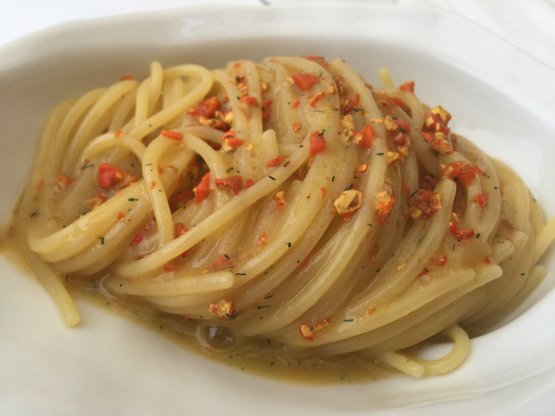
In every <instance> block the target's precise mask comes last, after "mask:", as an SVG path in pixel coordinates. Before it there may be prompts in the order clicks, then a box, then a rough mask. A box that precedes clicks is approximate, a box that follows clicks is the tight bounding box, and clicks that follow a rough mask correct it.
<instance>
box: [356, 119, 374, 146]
mask: <svg viewBox="0 0 555 416" xmlns="http://www.w3.org/2000/svg"><path fill="white" fill-rule="evenodd" d="M354 137H355V140H354V141H355V143H356V144H357V146H359V147H360V148H362V149H369V148H370V147H372V144H373V143H374V139H375V138H376V133H375V132H374V129H373V128H372V126H370V125H368V126H364V127H363V128H362V130H360V131H359V132H357V133H355V136H354Z"/></svg>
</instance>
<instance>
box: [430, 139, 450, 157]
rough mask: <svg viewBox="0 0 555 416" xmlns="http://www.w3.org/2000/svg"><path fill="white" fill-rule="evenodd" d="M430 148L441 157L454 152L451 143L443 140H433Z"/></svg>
mask: <svg viewBox="0 0 555 416" xmlns="http://www.w3.org/2000/svg"><path fill="white" fill-rule="evenodd" d="M430 147H431V148H432V150H435V151H436V152H438V153H440V154H442V155H446V154H449V153H453V150H454V149H453V145H451V143H449V141H447V139H444V138H436V139H433V141H432V143H431V145H430Z"/></svg>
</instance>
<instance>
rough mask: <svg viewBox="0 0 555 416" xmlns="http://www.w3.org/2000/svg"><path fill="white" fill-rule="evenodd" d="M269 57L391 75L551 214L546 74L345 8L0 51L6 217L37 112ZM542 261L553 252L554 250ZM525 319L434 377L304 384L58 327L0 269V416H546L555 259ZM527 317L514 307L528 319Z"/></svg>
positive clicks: (181, 17) (535, 66) (553, 130)
mask: <svg viewBox="0 0 555 416" xmlns="http://www.w3.org/2000/svg"><path fill="white" fill-rule="evenodd" d="M279 54H323V55H326V56H328V57H342V58H344V59H346V60H347V61H349V62H350V63H352V64H353V65H354V66H355V67H356V68H357V69H358V70H359V71H360V72H361V73H363V75H364V76H365V77H366V78H367V79H369V80H370V81H375V80H376V76H375V73H376V69H378V68H379V67H382V66H387V67H389V68H390V69H391V71H392V73H393V75H394V77H395V79H397V80H398V81H403V80H407V79H414V80H415V81H416V84H417V93H419V95H420V97H421V98H422V99H423V100H424V101H427V102H429V103H430V104H436V103H441V104H442V105H444V106H445V107H446V108H448V109H449V110H450V111H451V113H453V114H454V117H455V118H454V121H455V123H454V126H455V127H456V129H457V128H458V130H459V131H460V132H461V133H463V134H465V135H467V136H469V137H470V138H472V139H473V140H474V141H476V142H477V143H478V144H479V145H480V146H482V147H483V148H484V149H486V150H487V151H489V152H490V153H491V154H493V155H495V156H497V157H499V158H500V159H502V160H504V161H506V162H507V163H509V164H510V165H511V166H513V167H514V168H515V169H516V170H517V171H518V172H519V173H520V174H521V175H522V176H523V177H524V179H525V180H526V182H527V183H528V184H529V185H530V187H531V189H532V190H533V192H534V193H535V194H536V195H537V196H538V198H539V199H540V201H541V202H542V203H543V204H544V206H545V207H546V210H547V211H548V214H549V215H553V214H554V213H555V192H552V191H551V190H552V184H551V178H554V177H555V163H553V162H552V158H553V156H554V155H555V140H554V138H555V110H554V109H555V73H554V72H553V71H552V70H550V69H549V68H547V67H544V66H542V65H541V64H540V63H538V62H537V61H535V60H533V59H532V58H530V57H529V56H528V55H526V54H525V53H523V52H522V51H519V50H517V49H514V48H513V47H511V46H510V45H508V44H506V43H504V42H503V41H502V40H501V39H499V38H496V37H495V36H493V35H491V34H490V33H489V32H486V31H484V30H483V29H481V28H480V27H478V26H476V25H474V24H472V23H470V22H469V21H466V20H463V19H461V18H458V17H456V16H454V15H450V14H446V13H444V12H439V11H438V10H435V9H425V8H414V7H411V8H406V7H405V8H401V7H397V6H394V7H391V6H364V5H360V4H359V5H350V6H347V5H341V6H319V7H303V8H293V7H284V8H273V7H272V8H262V7H261V8H256V7H255V8H217V9H215V8H210V9H207V8H191V9H183V10H176V11H171V12H161V13H149V14H142V15H134V16H127V17H118V18H110V19H102V20H96V21H91V22H80V23H78V24H68V25H64V26H60V27H58V28H56V29H53V30H50V31H45V32H40V33H37V34H35V35H33V36H30V37H28V38H26V39H23V40H21V41H19V42H16V43H13V44H11V45H8V46H6V47H4V48H2V49H0V109H1V111H0V126H1V131H2V134H1V135H0V149H1V152H0V187H1V189H2V192H3V196H2V200H1V202H0V218H3V219H5V218H6V216H7V214H8V213H9V211H10V210H11V208H12V206H13V202H14V201H15V199H16V197H17V194H18V192H19V190H20V188H21V186H22V185H23V183H24V180H25V176H26V174H27V172H28V170H29V166H30V163H31V160H32V158H33V149H34V147H35V145H36V142H37V137H38V135H39V132H40V128H41V125H42V123H43V122H44V119H45V116H46V113H47V110H48V109H49V108H50V107H51V106H52V105H54V104H55V103H56V102H57V101H58V100H60V99H62V98H64V97H66V96H68V95H72V94H80V93H82V92H84V91H85V90H86V89H88V88H91V87H94V86H98V85H105V84H107V83H109V82H112V81H113V80H114V79H117V77H119V75H121V74H123V73H129V72H131V73H134V74H135V75H137V76H142V75H145V74H146V69H147V66H148V63H149V62H150V61H151V60H153V59H159V60H161V61H162V63H163V64H165V65H168V64H174V63H180V62H196V63H201V64H204V65H207V66H210V67H213V66H219V65H222V64H224V63H225V62H226V61H228V60H231V59H237V58H251V59H259V58H262V57H265V56H268V55H279ZM550 254H553V253H550ZM547 257H548V259H547V260H546V261H545V263H546V264H547V265H548V267H549V268H550V269H551V270H552V271H551V272H550V273H549V276H548V279H547V280H546V282H545V283H544V284H543V285H542V287H541V288H539V290H538V291H536V292H535V293H534V296H533V298H532V299H531V301H530V302H529V303H528V305H527V307H529V308H528V309H527V310H525V311H524V312H523V313H522V314H521V315H520V316H518V317H517V318H516V319H514V320H513V321H511V322H510V323H509V324H507V325H505V326H503V327H502V328H500V329H498V330H496V331H494V332H493V333H490V334H489V335H487V336H483V337H480V338H479V339H476V340H474V342H473V350H472V353H471V356H470V358H469V360H468V361H467V362H466V363H465V364H464V366H463V367H462V368H460V369H459V370H457V371H456V372H454V373H452V374H449V375H447V376H444V377H437V378H430V379H425V380H412V379H409V378H404V377H394V378H390V379H386V380H382V381H379V382H375V383H370V384H359V385H350V384H342V385H332V386H305V385H293V384H284V383H281V382H276V381H273V380H271V379H265V378H260V377H257V376H254V375H250V374H245V373H241V372H238V371H236V370H231V369H229V368H227V367H225V366H223V365H220V364H218V363H215V362H212V361H209V360H206V359H202V358H199V357H198V356H196V355H193V354H191V353H188V352H187V351H183V350H182V349H180V348H178V347H176V346H175V345H173V344H172V343H170V342H168V341H167V340H166V339H165V338H163V337H159V336H158V335H157V334H155V333H153V332H151V331H149V330H146V329H144V328H143V327H140V326H137V325H135V324H133V323H131V322H129V321H128V320H127V319H124V318H121V317H119V316H117V315H113V314H110V313H108V312H106V311H105V310H101V309H100V308H97V307H94V306H92V305H89V304H87V303H86V302H81V303H80V304H79V308H80V310H81V313H82V324H81V326H80V327H79V328H77V329H66V328H65V327H63V324H62V322H61V319H60V318H59V316H58V314H57V311H56V309H55V307H54V306H53V304H52V302H51V300H50V299H49V298H48V297H47V296H46V294H45V293H44V291H43V289H42V288H41V287H39V285H38V284H36V283H35V282H34V281H33V280H32V279H30V278H28V277H25V276H24V275H23V274H22V273H21V272H19V271H18V270H17V269H16V268H15V267H14V266H12V265H11V264H10V263H9V262H7V261H5V260H0V261H1V263H0V276H1V277H0V374H1V376H0V414H2V415H76V414H79V415H100V414H102V415H104V414H118V415H147V414H160V415H177V414H218V415H233V414H263V415H283V414H305V412H314V413H316V412H317V414H318V415H328V414H384V415H409V414H410V415H433V414H445V413H448V414H450V415H458V414H466V413H468V412H469V411H476V412H480V413H479V414H482V415H483V414H488V415H489V414H503V415H517V414H519V415H520V414H526V415H547V414H553V408H554V405H555V395H553V394H551V393H552V392H553V390H554V389H555V326H554V325H553V324H552V322H551V317H553V316H555V293H554V291H553V290H551V289H552V288H553V287H554V286H555V273H554V272H553V271H555V261H554V260H555V259H554V258H553V257H554V256H549V255H548V256H547ZM525 309H526V308H525Z"/></svg>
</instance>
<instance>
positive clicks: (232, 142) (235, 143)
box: [222, 130, 245, 150]
mask: <svg viewBox="0 0 555 416" xmlns="http://www.w3.org/2000/svg"><path fill="white" fill-rule="evenodd" d="M222 141H223V143H224V150H225V148H226V145H227V146H228V147H229V150H231V149H237V148H238V147H240V146H242V145H243V144H245V140H243V139H240V138H239V137H237V134H236V133H235V132H234V131H233V130H229V131H227V132H225V133H224V134H223V135H222Z"/></svg>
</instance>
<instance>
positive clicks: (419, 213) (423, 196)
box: [409, 189, 441, 220]
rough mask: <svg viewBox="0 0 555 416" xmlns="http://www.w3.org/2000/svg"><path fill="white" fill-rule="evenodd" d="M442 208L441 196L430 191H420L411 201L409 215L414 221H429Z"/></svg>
mask: <svg viewBox="0 0 555 416" xmlns="http://www.w3.org/2000/svg"><path fill="white" fill-rule="evenodd" d="M440 208H441V198H440V195H439V194H436V193H435V192H434V191H432V190H429V189H418V190H417V191H416V192H415V193H414V194H413V195H412V196H411V197H410V199H409V213H410V216H411V217H412V218H413V219H423V220H427V219H428V218H431V217H433V215H434V214H435V213H436V212H437V211H438V210H439V209H440Z"/></svg>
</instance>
